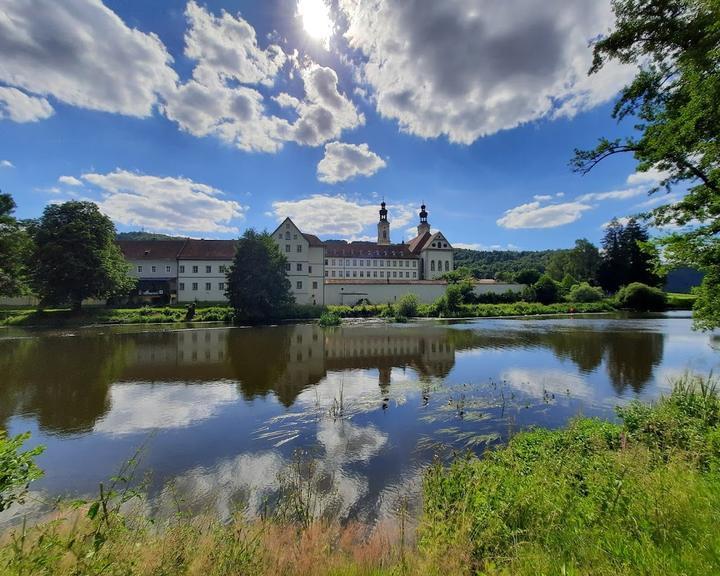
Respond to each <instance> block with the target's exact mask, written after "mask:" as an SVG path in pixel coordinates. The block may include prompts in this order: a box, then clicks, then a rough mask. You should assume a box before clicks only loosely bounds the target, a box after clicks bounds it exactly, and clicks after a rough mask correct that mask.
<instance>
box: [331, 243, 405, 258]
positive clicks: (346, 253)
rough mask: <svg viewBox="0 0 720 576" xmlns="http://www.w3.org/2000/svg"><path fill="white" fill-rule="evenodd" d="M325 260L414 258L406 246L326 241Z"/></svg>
mask: <svg viewBox="0 0 720 576" xmlns="http://www.w3.org/2000/svg"><path fill="white" fill-rule="evenodd" d="M325 257H326V258H328V257H329V258H335V257H338V258H412V259H415V258H417V256H415V255H414V254H413V253H412V252H411V251H410V249H409V248H408V245H407V244H388V245H386V246H382V245H379V244H376V243H375V242H345V241H344V240H328V241H327V242H325Z"/></svg>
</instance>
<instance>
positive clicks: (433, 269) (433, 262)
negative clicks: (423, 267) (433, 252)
mask: <svg viewBox="0 0 720 576" xmlns="http://www.w3.org/2000/svg"><path fill="white" fill-rule="evenodd" d="M430 272H435V260H430Z"/></svg>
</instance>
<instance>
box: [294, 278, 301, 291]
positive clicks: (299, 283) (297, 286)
mask: <svg viewBox="0 0 720 576" xmlns="http://www.w3.org/2000/svg"><path fill="white" fill-rule="evenodd" d="M295 288H297V289H298V290H302V282H301V281H300V280H298V281H297V283H296V284H295Z"/></svg>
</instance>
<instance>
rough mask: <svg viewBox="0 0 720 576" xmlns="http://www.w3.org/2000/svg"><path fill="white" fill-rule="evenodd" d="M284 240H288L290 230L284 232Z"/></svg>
mask: <svg viewBox="0 0 720 576" xmlns="http://www.w3.org/2000/svg"><path fill="white" fill-rule="evenodd" d="M285 240H290V232H285Z"/></svg>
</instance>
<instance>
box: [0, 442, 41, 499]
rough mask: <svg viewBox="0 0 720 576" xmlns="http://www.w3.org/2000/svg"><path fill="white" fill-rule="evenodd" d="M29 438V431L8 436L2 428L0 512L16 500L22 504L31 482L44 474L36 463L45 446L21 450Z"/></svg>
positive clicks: (0, 444) (0, 443) (0, 447)
mask: <svg viewBox="0 0 720 576" xmlns="http://www.w3.org/2000/svg"><path fill="white" fill-rule="evenodd" d="M28 438H30V433H29V432H26V433H25V434H20V435H18V436H15V437H14V438H7V437H6V435H5V432H4V431H2V430H0V512H2V511H3V510H7V509H8V508H10V506H12V505H13V504H14V503H16V502H17V503H20V504H22V503H23V502H24V498H25V495H26V494H27V491H28V486H29V484H30V482H32V481H34V480H37V479H38V478H40V477H41V476H42V475H43V472H42V470H40V469H39V468H38V467H37V466H36V465H35V458H36V457H37V456H39V455H40V454H42V452H43V450H44V448H43V447H42V446H38V447H36V448H33V449H31V450H26V451H25V452H21V449H22V447H23V444H24V443H25V441H26V440H27V439H28Z"/></svg>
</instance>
